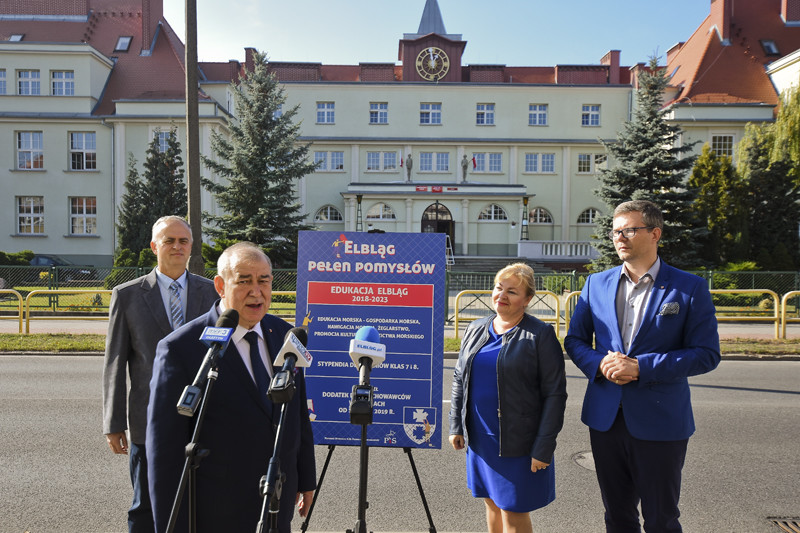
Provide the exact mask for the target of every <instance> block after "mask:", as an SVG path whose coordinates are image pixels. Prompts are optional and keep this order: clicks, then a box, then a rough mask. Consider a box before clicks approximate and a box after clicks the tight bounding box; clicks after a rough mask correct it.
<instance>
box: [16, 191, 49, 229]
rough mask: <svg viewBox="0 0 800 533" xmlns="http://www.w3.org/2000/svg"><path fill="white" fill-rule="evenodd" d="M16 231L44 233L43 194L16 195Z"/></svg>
mask: <svg viewBox="0 0 800 533" xmlns="http://www.w3.org/2000/svg"><path fill="white" fill-rule="evenodd" d="M17 233H18V234H20V235H44V196H17Z"/></svg>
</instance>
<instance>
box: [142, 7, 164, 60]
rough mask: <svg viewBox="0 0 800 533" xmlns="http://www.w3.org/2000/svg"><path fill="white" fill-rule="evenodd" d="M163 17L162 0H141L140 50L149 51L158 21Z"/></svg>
mask: <svg viewBox="0 0 800 533" xmlns="http://www.w3.org/2000/svg"><path fill="white" fill-rule="evenodd" d="M162 18H164V0H142V52H143V53H145V52H146V53H149V52H150V47H151V46H152V44H153V37H155V35H156V29H157V28H158V23H159V22H161V19H162Z"/></svg>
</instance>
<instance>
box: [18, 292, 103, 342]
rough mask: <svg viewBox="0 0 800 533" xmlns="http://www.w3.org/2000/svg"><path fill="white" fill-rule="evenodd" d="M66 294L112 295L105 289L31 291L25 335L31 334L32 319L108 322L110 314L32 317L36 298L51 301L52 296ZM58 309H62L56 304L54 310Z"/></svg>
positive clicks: (26, 301) (27, 300)
mask: <svg viewBox="0 0 800 533" xmlns="http://www.w3.org/2000/svg"><path fill="white" fill-rule="evenodd" d="M66 294H78V295H80V294H95V295H100V294H107V295H110V294H111V291H110V290H105V289H102V290H86V289H58V290H52V289H47V290H36V291H31V292H29V293H28V296H27V297H26V298H25V333H30V332H31V319H33V320H108V314H107V313H103V314H100V315H98V316H92V315H80V316H76V315H66V316H63V315H58V316H36V317H32V316H31V300H32V299H33V298H35V297H37V296H47V297H48V299H49V298H50V297H52V296H58V295H66ZM58 307H60V306H56V305H55V304H53V308H54V309H53V310H54V311H55V309H57V308H58ZM79 307H92V304H90V305H86V306H79Z"/></svg>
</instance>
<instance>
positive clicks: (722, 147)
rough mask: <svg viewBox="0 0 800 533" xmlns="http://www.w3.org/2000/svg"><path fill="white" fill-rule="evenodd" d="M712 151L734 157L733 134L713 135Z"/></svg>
mask: <svg viewBox="0 0 800 533" xmlns="http://www.w3.org/2000/svg"><path fill="white" fill-rule="evenodd" d="M711 151H712V152H714V153H715V154H717V155H720V156H722V155H726V156H728V157H733V135H712V136H711Z"/></svg>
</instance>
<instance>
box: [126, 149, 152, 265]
mask: <svg viewBox="0 0 800 533" xmlns="http://www.w3.org/2000/svg"><path fill="white" fill-rule="evenodd" d="M136 165H137V162H136V158H135V157H134V156H133V154H132V153H129V154H128V173H127V175H126V176H125V183H124V185H123V187H124V189H125V192H123V194H122V202H121V203H120V206H119V216H118V217H117V236H118V242H117V249H127V250H137V251H138V250H141V249H142V248H144V247H147V246H150V236H151V235H150V234H151V229H152V225H153V223H152V222H150V218H149V216H148V210H147V208H146V206H147V199H146V197H145V191H144V184H143V183H142V180H141V178H140V176H139V171H138V170H136Z"/></svg>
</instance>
